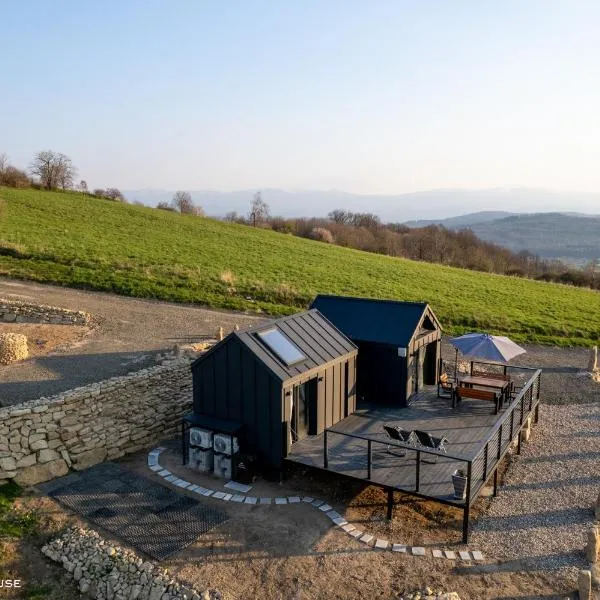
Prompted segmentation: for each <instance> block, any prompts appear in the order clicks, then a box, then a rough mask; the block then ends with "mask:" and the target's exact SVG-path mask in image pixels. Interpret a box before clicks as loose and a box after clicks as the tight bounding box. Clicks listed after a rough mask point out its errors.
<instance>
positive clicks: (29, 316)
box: [0, 298, 91, 325]
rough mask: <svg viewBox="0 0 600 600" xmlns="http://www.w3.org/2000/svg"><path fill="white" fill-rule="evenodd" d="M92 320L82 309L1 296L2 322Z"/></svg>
mask: <svg viewBox="0 0 600 600" xmlns="http://www.w3.org/2000/svg"><path fill="white" fill-rule="evenodd" d="M90 321H91V316H90V315H89V314H88V313H85V312H83V311H81V310H68V309H66V308H59V307H57V306H45V305H43V304H29V303H27V302H18V301H16V300H6V299H4V298H0V322H4V323H49V324H56V325H87V324H88V323H89V322H90Z"/></svg>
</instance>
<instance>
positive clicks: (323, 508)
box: [319, 504, 332, 512]
mask: <svg viewBox="0 0 600 600" xmlns="http://www.w3.org/2000/svg"><path fill="white" fill-rule="evenodd" d="M331 508H332V507H331V506H329V504H321V506H319V510H322V511H323V512H329V511H330V510H331Z"/></svg>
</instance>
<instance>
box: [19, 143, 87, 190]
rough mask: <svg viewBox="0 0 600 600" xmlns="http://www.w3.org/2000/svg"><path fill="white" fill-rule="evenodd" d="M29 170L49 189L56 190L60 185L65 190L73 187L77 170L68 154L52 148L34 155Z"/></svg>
mask: <svg viewBox="0 0 600 600" xmlns="http://www.w3.org/2000/svg"><path fill="white" fill-rule="evenodd" d="M29 170H30V172H31V174H32V175H34V176H35V177H37V178H38V179H39V180H40V185H41V186H42V187H44V188H45V189H47V190H54V189H56V188H58V187H59V186H60V187H62V189H63V190H65V189H67V188H69V187H71V186H72V185H73V179H74V177H75V174H76V172H77V169H76V168H75V166H74V165H73V163H72V161H71V159H70V158H69V157H68V156H66V155H64V154H61V153H60V152H53V151H52V150H42V151H41V152H38V153H37V154H36V155H35V156H34V157H33V161H32V162H31V164H30V165H29Z"/></svg>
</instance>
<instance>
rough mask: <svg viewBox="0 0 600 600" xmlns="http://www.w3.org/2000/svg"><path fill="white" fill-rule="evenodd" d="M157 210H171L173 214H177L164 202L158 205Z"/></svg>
mask: <svg viewBox="0 0 600 600" xmlns="http://www.w3.org/2000/svg"><path fill="white" fill-rule="evenodd" d="M156 208H158V209H160V210H170V211H171V212H175V209H174V208H173V207H172V206H171V205H170V204H169V203H168V202H167V201H166V200H162V201H161V202H159V203H158V204H157V205H156Z"/></svg>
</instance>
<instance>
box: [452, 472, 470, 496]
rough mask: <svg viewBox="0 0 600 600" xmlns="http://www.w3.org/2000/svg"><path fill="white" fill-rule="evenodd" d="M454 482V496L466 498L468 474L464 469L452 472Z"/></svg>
mask: <svg viewBox="0 0 600 600" xmlns="http://www.w3.org/2000/svg"><path fill="white" fill-rule="evenodd" d="M452 484H453V485H454V497H455V498H458V499H459V500H464V499H465V497H466V495H467V474H466V473H465V472H464V471H463V470H462V469H457V470H456V471H454V473H452Z"/></svg>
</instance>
